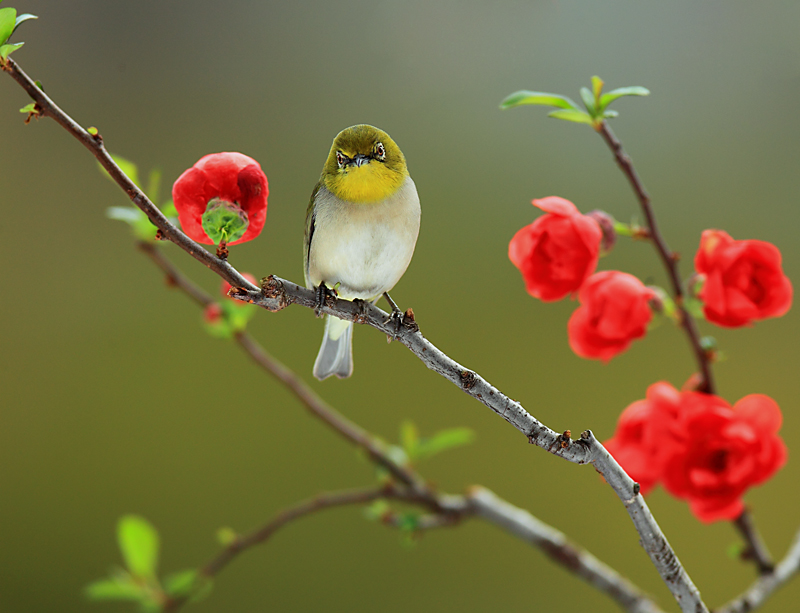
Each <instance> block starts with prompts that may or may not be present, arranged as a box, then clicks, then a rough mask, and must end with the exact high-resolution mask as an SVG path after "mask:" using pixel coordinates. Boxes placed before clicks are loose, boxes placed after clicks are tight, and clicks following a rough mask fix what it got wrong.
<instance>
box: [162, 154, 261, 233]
mask: <svg viewBox="0 0 800 613" xmlns="http://www.w3.org/2000/svg"><path fill="white" fill-rule="evenodd" d="M268 195H269V185H268V183H267V177H266V175H265V174H264V172H263V171H262V170H261V166H259V164H258V162H256V161H255V160H254V159H253V158H250V157H248V156H246V155H244V154H241V153H212V154H210V155H206V156H205V157H202V158H200V160H199V161H198V162H197V163H196V164H195V165H194V166H192V167H191V168H190V169H188V170H187V171H185V172H184V173H183V174H182V175H181V176H180V177H178V180H177V181H175V184H174V185H173V187H172V199H173V201H174V202H175V208H176V209H177V210H178V219H179V221H180V224H181V228H183V231H184V232H185V233H186V234H187V235H188V236H189V237H190V238H192V239H194V240H196V241H197V242H199V243H203V244H205V245H213V244H215V242H214V241H213V240H211V238H209V236H208V235H207V234H206V232H205V230H203V222H202V218H203V214H204V213H205V212H206V208H207V207H208V204H209V202H211V201H212V200H221V201H224V202H228V203H231V204H234V205H237V206H238V207H240V208H241V210H242V211H243V212H244V213H245V214H246V215H247V221H248V225H247V230H246V231H245V233H244V235H243V236H242V237H241V238H240V239H238V240H235V241H232V242H230V243H228V244H229V245H236V244H238V243H243V242H245V241H249V240H252V239H254V238H256V237H257V236H258V235H259V234H260V233H261V229H262V228H263V227H264V222H265V220H266V217H267V196H268Z"/></svg>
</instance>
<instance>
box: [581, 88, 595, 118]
mask: <svg viewBox="0 0 800 613" xmlns="http://www.w3.org/2000/svg"><path fill="white" fill-rule="evenodd" d="M581 100H583V104H584V105H585V106H586V110H587V111H589V115H591V116H592V117H594V116H595V110H594V96H593V95H592V92H590V91H589V90H588V89H587V88H585V87H581Z"/></svg>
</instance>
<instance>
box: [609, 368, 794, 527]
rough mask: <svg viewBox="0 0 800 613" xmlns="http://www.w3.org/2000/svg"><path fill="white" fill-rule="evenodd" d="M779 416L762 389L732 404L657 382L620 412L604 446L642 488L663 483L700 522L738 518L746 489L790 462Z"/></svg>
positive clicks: (779, 412) (650, 487)
mask: <svg viewBox="0 0 800 613" xmlns="http://www.w3.org/2000/svg"><path fill="white" fill-rule="evenodd" d="M781 420H782V416H781V411H780V408H779V407H778V405H777V404H776V403H775V401H774V400H772V399H771V398H769V397H768V396H764V395H762V394H751V395H750V396H745V397H744V398H742V399H741V400H740V401H739V402H737V403H736V405H735V406H734V407H733V408H731V405H730V404H728V403H727V402H726V401H725V400H723V399H722V398H720V397H719V396H715V395H713V394H702V393H699V392H693V391H680V392H679V391H678V390H676V389H675V388H674V387H672V386H671V385H670V384H669V383H667V382H665V381H660V382H658V383H655V384H653V385H651V386H650V387H649V388H648V390H647V397H646V398H645V399H644V400H638V401H636V402H634V403H633V404H631V405H630V406H628V407H627V408H626V409H625V410H624V411H623V412H622V414H621V415H620V417H619V421H618V422H617V430H616V432H615V433H614V436H613V437H612V438H611V439H609V440H608V441H606V443H605V447H606V449H608V451H609V452H610V453H611V455H613V456H614V458H615V459H616V460H617V461H618V462H619V463H620V465H621V466H622V468H624V469H625V471H626V472H627V473H628V474H629V475H630V477H631V478H632V479H634V480H635V481H637V482H638V483H639V485H640V487H641V491H642V493H646V492H648V491H650V490H651V489H652V488H653V487H654V486H655V485H656V484H657V483H659V482H661V483H663V484H664V487H665V488H666V489H667V491H669V492H670V493H671V494H672V495H673V496H676V497H678V498H681V499H683V500H686V501H687V502H688V503H689V507H690V508H691V510H692V512H693V513H694V514H695V516H696V517H697V518H698V519H700V520H701V521H703V522H712V521H717V520H720V519H735V518H736V517H738V516H739V515H740V514H741V513H742V511H743V510H744V505H743V503H742V500H741V499H742V496H743V495H744V493H745V492H746V491H747V490H748V489H749V488H750V487H752V486H754V485H758V484H760V483H763V482H764V481H766V480H767V479H769V478H770V477H771V476H772V475H773V474H775V472H776V471H777V470H778V469H779V468H780V467H781V466H783V465H784V464H785V463H786V447H785V445H784V444H783V441H782V440H781V438H780V437H779V436H778V430H779V429H780V427H781Z"/></svg>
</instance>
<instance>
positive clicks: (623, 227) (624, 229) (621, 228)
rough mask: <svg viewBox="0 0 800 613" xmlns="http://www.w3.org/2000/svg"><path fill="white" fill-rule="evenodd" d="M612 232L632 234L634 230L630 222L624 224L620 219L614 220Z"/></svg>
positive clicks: (622, 234) (625, 234)
mask: <svg viewBox="0 0 800 613" xmlns="http://www.w3.org/2000/svg"><path fill="white" fill-rule="evenodd" d="M614 233H615V234H617V236H633V235H634V230H633V228H632V227H631V225H630V224H626V223H624V222H621V221H615V222H614Z"/></svg>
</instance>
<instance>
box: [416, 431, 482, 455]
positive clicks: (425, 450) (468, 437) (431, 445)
mask: <svg viewBox="0 0 800 613" xmlns="http://www.w3.org/2000/svg"><path fill="white" fill-rule="evenodd" d="M474 440H475V432H473V431H472V430H471V429H469V428H450V429H448V430H442V431H441V432H437V433H436V434H434V435H433V437H431V438H429V439H423V440H422V441H421V442H420V443H418V445H417V450H416V457H417V459H420V460H424V459H426V458H429V457H431V456H433V455H436V454H437V453H441V452H442V451H446V450H448V449H453V448H455V447H461V446H463V445H469V444H470V443H472V442H473V441H474Z"/></svg>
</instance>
